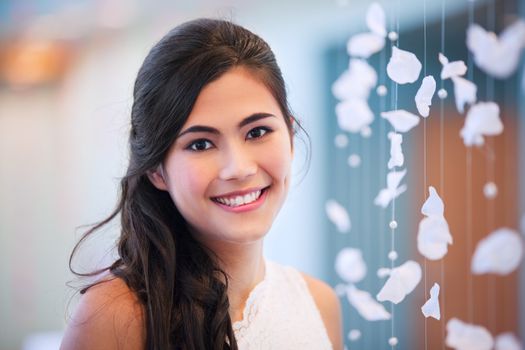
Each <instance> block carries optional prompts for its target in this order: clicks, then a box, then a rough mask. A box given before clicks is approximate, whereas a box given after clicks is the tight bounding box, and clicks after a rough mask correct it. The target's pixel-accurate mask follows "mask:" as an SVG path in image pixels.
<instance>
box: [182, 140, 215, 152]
mask: <svg viewBox="0 0 525 350" xmlns="http://www.w3.org/2000/svg"><path fill="white" fill-rule="evenodd" d="M212 146H213V145H212V143H211V142H210V141H208V140H204V139H202V140H196V141H193V142H192V143H191V144H190V145H189V146H188V149H189V150H191V151H197V152H198V151H205V150H207V149H209V148H211V147H212Z"/></svg>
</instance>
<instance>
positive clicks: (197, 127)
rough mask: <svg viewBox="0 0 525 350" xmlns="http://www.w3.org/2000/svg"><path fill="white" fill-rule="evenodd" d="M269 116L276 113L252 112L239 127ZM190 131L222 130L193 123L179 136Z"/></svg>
mask: <svg viewBox="0 0 525 350" xmlns="http://www.w3.org/2000/svg"><path fill="white" fill-rule="evenodd" d="M269 117H274V118H275V115H273V114H270V113H261V112H260V113H254V114H251V115H249V116H248V117H246V118H244V119H243V120H241V121H240V122H239V128H242V127H243V126H246V125H248V124H250V123H253V122H256V121H257V120H261V119H264V118H269ZM190 132H207V133H210V134H217V135H218V134H220V131H219V130H217V129H215V128H213V127H211V126H206V125H193V126H190V127H189V128H187V129H185V130H184V131H181V132H180V133H179V136H178V137H181V136H182V135H184V134H187V133H190Z"/></svg>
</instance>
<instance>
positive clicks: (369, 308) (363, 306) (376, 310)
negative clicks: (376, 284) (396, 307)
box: [346, 285, 390, 321]
mask: <svg viewBox="0 0 525 350" xmlns="http://www.w3.org/2000/svg"><path fill="white" fill-rule="evenodd" d="M346 296H347V298H348V301H349V302H350V304H351V305H352V306H353V307H354V308H355V309H356V310H357V312H359V314H360V315H361V316H362V317H363V318H364V319H365V320H367V321H380V320H389V319H390V313H388V311H386V309H385V307H384V306H383V305H382V304H380V303H378V302H377V301H375V300H374V298H372V296H371V295H370V293H368V292H366V291H364V290H359V289H357V288H356V287H354V286H353V285H351V286H350V287H348V289H347V292H346Z"/></svg>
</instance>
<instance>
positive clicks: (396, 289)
mask: <svg viewBox="0 0 525 350" xmlns="http://www.w3.org/2000/svg"><path fill="white" fill-rule="evenodd" d="M420 280H421V266H419V264H418V263H417V262H415V261H412V260H409V261H407V262H405V263H404V264H403V265H401V266H399V267H396V268H394V269H392V271H391V272H390V276H389V277H388V280H387V281H386V283H385V285H384V286H383V288H381V290H380V291H379V293H378V294H377V300H379V301H387V300H388V301H391V302H393V303H394V304H398V303H400V302H401V301H403V299H405V297H406V296H407V295H408V294H410V293H411V292H412V291H413V290H414V288H416V286H417V285H418V283H419V281H420Z"/></svg>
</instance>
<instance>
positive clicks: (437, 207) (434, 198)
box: [421, 186, 445, 216]
mask: <svg viewBox="0 0 525 350" xmlns="http://www.w3.org/2000/svg"><path fill="white" fill-rule="evenodd" d="M428 193H429V196H428V198H427V200H426V201H425V203H423V206H422V207H421V214H423V215H425V216H443V214H444V213H445V204H443V200H442V199H441V197H439V195H438V193H437V192H436V189H435V188H434V187H433V186H429V187H428Z"/></svg>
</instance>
